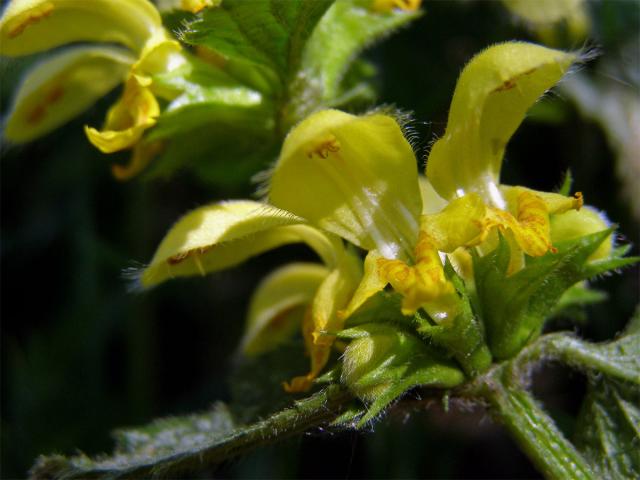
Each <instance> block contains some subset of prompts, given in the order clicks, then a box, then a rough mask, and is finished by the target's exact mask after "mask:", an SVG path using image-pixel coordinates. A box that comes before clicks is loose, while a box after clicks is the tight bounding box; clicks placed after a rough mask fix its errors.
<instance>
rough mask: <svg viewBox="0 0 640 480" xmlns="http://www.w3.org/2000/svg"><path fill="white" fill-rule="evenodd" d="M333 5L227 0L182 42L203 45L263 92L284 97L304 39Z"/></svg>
mask: <svg viewBox="0 0 640 480" xmlns="http://www.w3.org/2000/svg"><path fill="white" fill-rule="evenodd" d="M331 3H332V0H314V1H299V2H292V1H289V0H225V1H224V2H222V4H221V5H220V6H218V7H216V8H211V9H207V10H206V11H205V12H204V13H203V15H202V16H201V17H199V18H198V19H196V20H195V21H193V22H191V23H190V24H188V27H187V29H186V31H184V32H183V39H184V40H185V41H186V42H187V43H190V44H193V45H204V46H206V47H208V48H210V49H212V50H214V51H216V52H217V53H219V54H220V55H222V56H223V57H224V58H225V60H226V62H227V67H226V68H227V69H228V71H229V72H230V73H231V74H232V75H237V76H238V77H239V78H241V79H242V80H243V81H245V82H246V83H247V84H249V85H252V86H254V87H256V88H258V89H260V90H262V91H268V92H273V93H275V92H282V90H283V88H282V87H283V85H285V86H286V85H287V83H288V80H289V79H290V78H291V76H292V74H293V73H294V72H295V71H296V70H297V68H298V65H299V63H300V58H301V56H302V50H303V48H304V46H305V43H306V40H307V38H308V37H309V35H311V33H312V31H313V29H314V27H315V25H316V23H317V22H318V21H319V20H320V18H321V17H322V15H323V14H324V13H325V12H326V10H327V8H329V6H330V5H331Z"/></svg>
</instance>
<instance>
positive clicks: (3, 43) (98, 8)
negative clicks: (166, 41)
mask: <svg viewBox="0 0 640 480" xmlns="http://www.w3.org/2000/svg"><path fill="white" fill-rule="evenodd" d="M159 29H162V20H161V18H160V15H159V14H158V12H157V10H156V9H155V7H154V6H153V4H152V3H151V2H149V1H148V0H90V1H89V0H13V1H11V2H9V4H8V5H7V8H6V9H5V11H4V14H3V15H2V18H1V19H0V55H6V56H12V57H13V56H20V55H29V54H32V53H37V52H41V51H44V50H49V49H51V48H55V47H58V46H60V45H64V44H67V43H72V42H90V41H95V42H109V43H119V44H122V45H125V46H127V47H129V48H131V49H132V50H134V51H135V52H139V51H140V50H141V49H142V48H143V47H144V45H145V43H146V41H147V39H148V38H149V37H150V36H151V35H153V34H154V33H155V32H156V31H157V30H159Z"/></svg>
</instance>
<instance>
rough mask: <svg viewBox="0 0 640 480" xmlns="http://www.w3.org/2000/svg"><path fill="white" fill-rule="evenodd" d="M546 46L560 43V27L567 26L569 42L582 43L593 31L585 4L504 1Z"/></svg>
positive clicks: (576, 0)
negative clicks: (591, 30) (558, 28)
mask: <svg viewBox="0 0 640 480" xmlns="http://www.w3.org/2000/svg"><path fill="white" fill-rule="evenodd" d="M502 2H503V3H504V5H505V6H506V7H507V8H508V9H509V11H511V13H513V14H514V15H515V16H517V17H518V18H521V19H522V20H524V21H525V22H526V23H527V24H528V26H529V27H530V28H531V30H533V31H534V32H535V33H536V34H537V35H538V37H539V38H540V40H541V41H542V42H544V43H545V44H547V45H554V44H556V43H558V42H557V33H558V32H557V27H558V26H559V25H560V24H562V23H564V25H565V26H566V29H567V33H568V36H569V39H570V40H572V41H573V42H577V41H581V40H583V39H584V38H585V37H586V36H587V34H588V32H589V29H590V28H591V25H590V23H591V22H590V19H589V15H588V14H587V9H586V2H585V1H584V0H502Z"/></svg>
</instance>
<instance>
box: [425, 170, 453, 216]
mask: <svg viewBox="0 0 640 480" xmlns="http://www.w3.org/2000/svg"><path fill="white" fill-rule="evenodd" d="M418 184H419V185H420V197H421V198H422V214H423V215H427V214H431V213H438V212H439V211H440V210H442V209H443V208H444V207H446V206H447V201H446V200H445V199H444V198H442V197H441V196H440V195H438V192H436V190H435V189H434V188H433V185H431V182H430V181H429V180H428V179H427V177H425V176H424V175H418Z"/></svg>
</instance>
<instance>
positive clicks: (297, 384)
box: [284, 255, 361, 392]
mask: <svg viewBox="0 0 640 480" xmlns="http://www.w3.org/2000/svg"><path fill="white" fill-rule="evenodd" d="M342 259H343V261H342V262H341V263H340V264H339V265H338V267H337V268H336V269H334V270H333V271H332V272H331V273H330V274H329V275H328V276H327V277H326V278H325V279H324V281H323V282H322V284H321V285H320V287H319V288H318V290H317V292H316V294H315V297H314V299H313V303H312V305H311V309H310V310H309V311H308V314H307V316H306V317H305V319H304V321H303V329H302V334H303V337H304V339H305V345H306V348H307V351H308V352H309V356H310V359H311V368H310V371H309V373H308V374H306V375H302V376H299V377H295V378H293V379H292V380H291V381H290V382H288V383H285V384H284V389H285V390H286V391H287V392H305V391H307V390H308V389H309V388H310V387H311V385H312V384H313V381H314V380H315V378H316V377H317V376H318V375H319V373H320V372H321V371H322V369H323V368H324V367H325V365H326V364H327V362H328V360H329V354H330V353H331V348H332V346H333V344H334V343H335V339H336V337H335V333H337V332H338V331H339V330H342V328H343V326H344V318H343V317H342V316H340V315H338V312H339V311H340V310H342V309H344V307H345V306H346V305H347V303H348V302H349V298H351V296H352V295H353V292H354V291H355V289H356V286H357V285H358V282H359V281H360V278H361V273H360V268H359V260H358V259H357V258H356V257H355V256H351V255H345V256H344V257H343V258H342Z"/></svg>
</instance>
